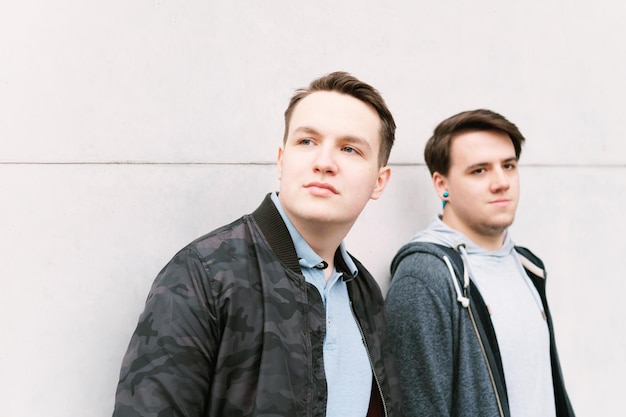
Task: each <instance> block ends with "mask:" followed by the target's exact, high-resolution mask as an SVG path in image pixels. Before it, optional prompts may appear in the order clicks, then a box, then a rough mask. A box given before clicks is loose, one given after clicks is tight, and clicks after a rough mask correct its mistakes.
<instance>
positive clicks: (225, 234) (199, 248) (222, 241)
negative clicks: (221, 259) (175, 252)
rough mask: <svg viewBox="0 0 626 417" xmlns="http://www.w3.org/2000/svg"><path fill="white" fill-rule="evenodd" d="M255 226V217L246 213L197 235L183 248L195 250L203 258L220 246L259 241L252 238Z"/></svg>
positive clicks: (184, 249)
mask: <svg viewBox="0 0 626 417" xmlns="http://www.w3.org/2000/svg"><path fill="white" fill-rule="evenodd" d="M255 227H256V226H255V225H254V219H253V218H252V217H251V216H250V215H248V214H246V215H243V216H241V217H239V218H238V219H236V220H234V221H232V222H231V223H228V224H225V225H222V226H220V227H218V228H216V229H213V230H211V231H210V232H208V233H205V234H203V235H201V236H199V237H197V238H196V239H194V240H193V241H191V242H190V243H188V244H187V245H186V246H185V247H184V248H183V249H182V250H183V251H192V252H195V253H197V255H198V256H199V257H201V258H202V257H204V256H209V255H211V254H213V253H214V252H215V250H217V249H219V248H220V247H224V246H225V245H226V246H230V245H234V244H236V242H240V243H243V242H252V243H253V244H254V242H253V241H257V239H252V236H251V233H253V232H252V229H254V228H255ZM246 246H247V245H246Z"/></svg>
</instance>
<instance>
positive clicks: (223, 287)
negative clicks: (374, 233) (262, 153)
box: [113, 72, 400, 417]
mask: <svg viewBox="0 0 626 417" xmlns="http://www.w3.org/2000/svg"><path fill="white" fill-rule="evenodd" d="M394 133H395V123H394V121H393V117H392V115H391V113H390V112H389V110H388V109H387V107H386V105H385V103H384V101H383V99H382V97H381V96H380V95H379V93H378V92H377V91H376V90H375V89H373V88H372V87H371V86H369V85H367V84H365V83H363V82H361V81H359V80H357V79H356V78H354V77H352V76H350V75H349V74H346V73H341V72H338V73H332V74H329V75H327V76H324V77H321V78H320V79H317V80H315V81H313V82H312V83H311V85H310V86H309V88H308V89H303V90H299V91H298V92H297V93H296V94H295V95H294V96H293V97H292V99H291V101H290V104H289V106H288V108H287V110H286V112H285V137H284V140H283V147H282V148H280V149H279V151H278V160H277V165H278V174H279V180H280V191H279V192H278V193H271V194H268V196H267V197H266V198H265V199H264V201H263V202H262V203H261V205H260V206H259V208H258V209H257V210H256V211H254V212H253V213H252V214H250V215H245V216H243V217H241V218H240V219H239V220H236V221H234V222H233V223H231V224H229V225H226V226H223V227H221V228H219V229H217V230H215V231H213V232H211V233H209V234H207V235H205V236H203V237H201V238H199V239H197V240H196V241H194V242H192V243H191V244H189V245H188V246H187V247H185V248H184V249H182V250H181V251H180V252H179V253H178V254H177V255H176V256H175V257H174V258H173V259H172V261H171V262H170V263H169V264H168V265H166V266H165V268H164V269H163V270H162V271H161V272H160V273H159V275H158V276H157V278H156V280H155V282H154V284H153V287H152V289H151V291H150V294H149V296H148V300H147V302H146V306H145V310H144V312H143V313H142V315H141V317H140V319H139V324H138V326H137V329H136V331H135V333H134V335H133V337H132V339H131V342H130V346H129V348H128V351H127V353H126V356H125V357H124V360H123V364H122V370H121V374H120V381H119V385H118V388H117V394H116V402H115V411H114V413H113V414H114V416H116V417H130V416H141V417H147V416H210V417H218V416H320V417H324V416H327V417H330V416H337V417H339V416H341V417H345V416H355V417H357V416H358V417H363V416H383V415H384V416H399V415H400V411H399V408H398V405H397V401H398V400H399V397H398V395H397V393H396V392H395V390H396V389H397V388H396V387H397V383H396V378H395V375H394V372H393V367H392V363H391V358H390V354H389V346H388V343H387V340H386V335H385V322H384V314H383V307H382V303H383V300H382V296H381V292H380V289H379V288H378V285H377V284H376V282H375V281H374V279H373V278H372V277H371V275H370V274H369V273H368V272H367V270H366V269H365V268H364V267H363V266H362V265H361V264H360V263H359V262H358V261H357V260H356V259H354V258H353V257H352V256H351V255H349V254H348V252H347V251H346V249H345V247H344V244H343V239H344V237H345V236H346V235H347V233H348V231H349V230H350V228H351V227H352V225H353V224H354V222H355V221H356V219H357V217H358V216H359V214H360V213H361V211H362V209H363V208H364V207H365V205H366V203H367V201H368V200H370V199H377V198H378V197H379V196H380V195H381V193H382V192H383V190H384V188H385V186H386V184H387V182H388V180H389V175H390V169H389V168H388V167H387V166H386V164H387V159H388V157H389V152H390V150H391V147H392V144H393V140H394Z"/></svg>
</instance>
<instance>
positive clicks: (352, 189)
mask: <svg viewBox="0 0 626 417" xmlns="http://www.w3.org/2000/svg"><path fill="white" fill-rule="evenodd" d="M380 129H381V122H380V118H379V116H378V113H376V111H375V110H374V109H373V108H372V107H370V106H369V105H367V104H365V103H363V102H361V101H360V100H357V99H356V98H354V97H351V96H349V95H345V94H340V93H337V92H331V91H318V92H314V93H311V94H309V95H308V96H306V97H305V98H304V99H302V100H301V101H300V102H299V103H298V104H297V105H296V107H295V109H294V111H293V113H292V115H291V120H290V122H289V128H288V135H287V140H286V142H285V144H284V148H281V149H279V150H278V177H279V179H280V193H279V199H280V202H281V204H282V206H283V208H284V210H285V212H286V213H287V215H288V216H289V218H290V220H291V221H292V222H293V223H294V225H295V226H296V228H298V229H299V230H300V228H301V227H307V228H310V227H311V226H316V225H319V226H322V225H323V226H328V225H331V226H332V225H337V226H339V227H340V228H342V227H346V226H347V229H346V230H345V231H346V233H347V230H349V228H350V227H351V226H352V224H353V223H354V221H355V220H356V219H357V217H358V216H359V214H360V213H361V211H362V210H363V208H364V207H365V205H366V203H367V201H368V200H369V199H377V198H378V197H379V196H380V195H381V193H382V191H383V189H384V188H385V185H386V184H387V181H388V180H389V168H387V167H382V168H380V167H379V166H378V153H379V152H378V151H379V148H380V145H381V143H380V140H381V139H380Z"/></svg>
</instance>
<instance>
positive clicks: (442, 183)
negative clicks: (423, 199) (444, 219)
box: [433, 171, 448, 198]
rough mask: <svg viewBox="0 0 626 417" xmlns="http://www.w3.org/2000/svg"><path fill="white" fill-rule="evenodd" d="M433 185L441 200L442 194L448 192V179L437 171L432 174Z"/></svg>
mask: <svg viewBox="0 0 626 417" xmlns="http://www.w3.org/2000/svg"><path fill="white" fill-rule="evenodd" d="M433 185H434V186H435V191H436V192H437V195H438V196H439V198H442V196H443V193H444V192H446V191H448V179H447V178H446V177H444V176H443V175H441V174H440V173H439V172H437V171H435V172H434V173H433Z"/></svg>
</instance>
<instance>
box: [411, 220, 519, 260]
mask: <svg viewBox="0 0 626 417" xmlns="http://www.w3.org/2000/svg"><path fill="white" fill-rule="evenodd" d="M410 242H426V243H436V244H438V245H441V246H446V247H449V248H452V249H455V250H457V251H458V247H459V245H463V246H464V247H465V250H466V251H467V254H468V255H484V256H495V257H500V256H508V255H510V254H511V251H512V250H513V249H514V244H513V241H512V240H511V238H510V237H509V231H508V229H507V230H506V231H505V232H504V243H503V245H502V247H501V248H500V249H498V250H496V251H487V250H485V249H483V248H481V247H480V246H478V245H476V244H475V243H474V242H472V241H471V240H470V239H468V238H467V237H466V236H465V235H464V234H462V233H461V232H458V231H456V230H454V229H452V228H450V227H449V226H448V225H446V224H445V223H444V222H443V221H441V219H440V218H439V217H436V218H435V219H434V220H433V221H432V222H431V223H430V225H429V226H428V228H426V229H425V230H423V231H421V232H419V233H417V234H415V235H414V236H413V237H412V238H411V241H410Z"/></svg>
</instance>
